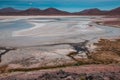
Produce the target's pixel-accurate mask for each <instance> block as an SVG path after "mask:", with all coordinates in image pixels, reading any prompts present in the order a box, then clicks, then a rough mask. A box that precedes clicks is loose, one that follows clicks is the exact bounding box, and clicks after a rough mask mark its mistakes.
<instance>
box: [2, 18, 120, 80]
mask: <svg viewBox="0 0 120 80" xmlns="http://www.w3.org/2000/svg"><path fill="white" fill-rule="evenodd" d="M22 20H23V21H22ZM0 22H1V25H11V26H13V25H16V24H15V23H24V22H26V23H24V25H25V26H26V25H32V26H34V27H30V28H29V27H28V28H25V29H24V28H23V29H20V30H19V29H17V30H16V29H15V30H14V28H10V30H11V32H7V31H6V29H4V28H3V30H5V31H4V32H2V31H1V32H0V34H1V37H0V45H1V46H0V52H1V56H0V59H1V63H0V73H1V74H0V80H120V77H119V76H120V30H119V28H120V27H119V18H113V17H106V16H104V17H103V16H95V17H94V16H93V17H89V16H87V17H85V16H84V17H82V18H81V17H78V16H74V17H71V16H67V17H65V16H62V17H57V16H54V17H53V16H50V17H49V18H47V17H41V16H40V17H38V16H36V17H35V16H33V17H31V16H29V17H26V16H25V17H21V16H16V17H13V16H9V17H6V16H2V17H1V21H0ZM27 22H28V23H27ZM4 23H5V24H4ZM96 23H97V24H96ZM12 24H13V25H12ZM24 25H22V26H24ZM116 25H117V27H116ZM20 26H21V25H20ZM114 26H115V27H114ZM18 27H19V26H18ZM1 29H2V28H1ZM12 29H13V30H12ZM3 33H4V34H3Z"/></svg>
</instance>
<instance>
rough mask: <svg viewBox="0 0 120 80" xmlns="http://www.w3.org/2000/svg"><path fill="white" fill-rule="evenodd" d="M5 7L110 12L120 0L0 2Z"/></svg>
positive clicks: (119, 3) (22, 0)
mask: <svg viewBox="0 0 120 80" xmlns="http://www.w3.org/2000/svg"><path fill="white" fill-rule="evenodd" d="M4 7H13V8H17V9H27V8H30V7H35V8H40V9H45V8H48V7H54V8H58V9H61V10H66V11H70V12H75V11H80V10H83V9H89V8H99V9H103V10H109V9H113V8H116V7H120V0H0V8H4Z"/></svg>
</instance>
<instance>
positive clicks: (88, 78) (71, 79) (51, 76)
mask: <svg viewBox="0 0 120 80" xmlns="http://www.w3.org/2000/svg"><path fill="white" fill-rule="evenodd" d="M0 80H120V71H119V72H104V73H103V72H101V73H90V74H86V73H82V74H77V73H70V72H65V71H62V70H60V71H58V72H52V73H45V74H43V75H41V76H38V77H36V78H32V79H29V78H26V79H20V78H16V77H8V78H2V79H0Z"/></svg>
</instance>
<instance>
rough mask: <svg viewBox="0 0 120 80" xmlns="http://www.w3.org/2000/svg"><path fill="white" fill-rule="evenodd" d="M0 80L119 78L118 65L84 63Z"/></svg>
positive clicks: (111, 79) (97, 79)
mask: <svg viewBox="0 0 120 80" xmlns="http://www.w3.org/2000/svg"><path fill="white" fill-rule="evenodd" d="M0 80H120V66H119V65H84V66H71V67H64V68H57V69H48V70H39V71H31V72H15V73H10V74H9V75H8V74H7V73H6V74H4V75H3V76H2V75H1V77H0Z"/></svg>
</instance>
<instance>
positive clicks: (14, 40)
mask: <svg viewBox="0 0 120 80" xmlns="http://www.w3.org/2000/svg"><path fill="white" fill-rule="evenodd" d="M0 18H1V19H3V20H1V21H0V22H1V23H2V22H3V21H4V22H7V23H8V22H9V23H16V22H15V21H18V22H17V24H18V25H19V24H23V23H26V22H27V23H28V24H29V25H32V27H29V26H28V25H27V24H26V25H22V26H17V27H23V28H22V29H17V30H13V31H12V32H11V33H10V34H11V35H10V36H8V37H6V36H4V35H3V34H6V33H4V31H5V30H4V31H2V32H3V33H2V32H1V33H0V34H2V35H3V36H4V38H1V37H0V45H2V46H13V47H16V46H32V45H33V46H35V45H43V44H52V43H64V42H74V43H75V42H80V41H83V40H91V41H92V40H95V39H99V38H102V37H115V36H119V34H120V30H119V28H112V27H107V26H100V25H96V24H95V23H93V21H95V20H97V19H98V20H99V19H101V16H100V17H97V16H91V17H90V16H23V17H22V16H17V17H12V16H9V17H3V16H2V17H0ZM6 19H7V20H6ZM20 21H23V22H22V23H20ZM24 26H25V27H26V26H28V28H25V29H24ZM0 27H1V26H0ZM2 27H4V25H3V26H2ZM14 27H15V28H17V27H16V26H14ZM8 28H9V25H8ZM13 29H14V28H13ZM8 34H9V33H8Z"/></svg>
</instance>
